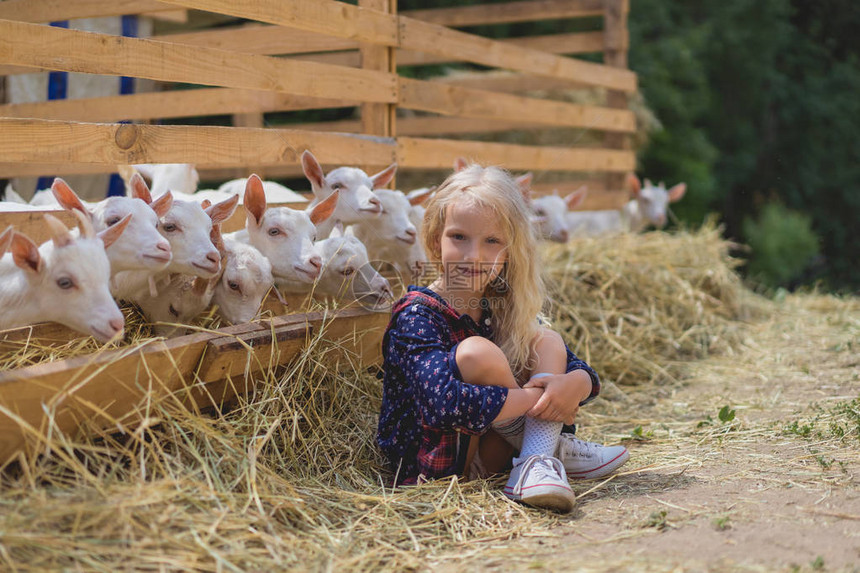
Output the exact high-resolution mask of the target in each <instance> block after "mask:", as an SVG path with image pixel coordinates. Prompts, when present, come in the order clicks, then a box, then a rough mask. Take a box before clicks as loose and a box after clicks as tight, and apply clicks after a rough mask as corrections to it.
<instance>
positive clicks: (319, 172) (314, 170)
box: [302, 149, 325, 191]
mask: <svg viewBox="0 0 860 573" xmlns="http://www.w3.org/2000/svg"><path fill="white" fill-rule="evenodd" d="M302 171H304V173H305V177H307V178H308V181H310V182H311V187H312V188H313V190H314V191H316V190H317V189H322V188H323V187H325V172H324V171H323V168H322V166H321V165H320V163H319V161H317V158H316V157H314V154H313V153H311V152H310V151H309V150H307V149H306V150H305V152H304V153H302Z"/></svg>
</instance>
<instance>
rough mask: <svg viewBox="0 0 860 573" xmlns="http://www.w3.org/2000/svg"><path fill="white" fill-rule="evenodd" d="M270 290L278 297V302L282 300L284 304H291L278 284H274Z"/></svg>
mask: <svg viewBox="0 0 860 573" xmlns="http://www.w3.org/2000/svg"><path fill="white" fill-rule="evenodd" d="M269 292H271V293H274V294H275V296H276V297H277V299H278V302H280V303H281V304H282V305H284V306H290V303H288V302H287V299H285V298H284V294H283V293H282V292H281V289H279V288H278V287H277V286H275V285H272V288H270V289H269Z"/></svg>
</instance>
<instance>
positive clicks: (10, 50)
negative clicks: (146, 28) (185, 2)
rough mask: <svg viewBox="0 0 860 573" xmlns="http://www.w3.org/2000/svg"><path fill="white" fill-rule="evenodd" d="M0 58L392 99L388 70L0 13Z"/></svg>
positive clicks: (30, 63) (393, 84)
mask: <svg viewBox="0 0 860 573" xmlns="http://www.w3.org/2000/svg"><path fill="white" fill-rule="evenodd" d="M0 38H3V40H4V43H3V44H2V45H0V47H2V49H0V63H4V64H12V65H24V66H39V67H43V68H47V69H53V70H61V71H68V72H86V73H94V74H104V75H117V76H132V77H138V78H147V79H153V80H160V81H168V82H186V83H194V84H200V85H209V86H221V87H232V88H243V89H257V90H266V91H276V92H282V93H290V94H295V95H302V96H310V97H326V96H331V95H332V94H342V93H348V94H349V97H350V98H355V99H357V100H360V101H371V102H385V103H393V102H394V101H396V97H397V94H396V89H397V86H396V77H395V76H394V75H392V74H387V73H382V72H374V71H369V70H360V69H355V68H345V67H339V66H329V65H326V64H319V63H311V62H304V61H298V60H287V59H283V58H273V57H268V56H258V55H255V54H240V53H235V52H228V51H225V50H217V49H214V48H203V47H197V46H187V45H182V44H172V43H167V42H159V41H156V40H147V39H141V38H125V37H121V36H110V35H106V34H94V33H90V32H81V31H78V30H66V29H64V28H55V27H52V26H42V25H38V24H27V23H22V22H12V21H9V20H0Z"/></svg>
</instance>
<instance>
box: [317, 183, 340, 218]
mask: <svg viewBox="0 0 860 573" xmlns="http://www.w3.org/2000/svg"><path fill="white" fill-rule="evenodd" d="M338 197H340V189H338V190H336V191H335V192H334V193H332V194H331V195H329V196H328V197H326V198H325V199H324V200H323V201H320V202H319V204H317V205H316V206H315V207H314V208H313V209H311V213H310V216H311V223H313V224H314V225H319V224H320V223H322V222H323V221H325V220H326V219H328V218H329V217H331V214H332V213H334V208H335V207H337V199H338Z"/></svg>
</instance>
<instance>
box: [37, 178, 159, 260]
mask: <svg viewBox="0 0 860 573" xmlns="http://www.w3.org/2000/svg"><path fill="white" fill-rule="evenodd" d="M131 186H132V193H133V196H132V197H108V198H107V199H104V200H102V201H99V202H98V203H84V202H83V201H81V199H80V197H78V195H77V194H76V193H75V192H74V191H72V189H71V187H69V186H68V184H67V183H66V182H65V181H63V180H62V179H60V178H59V177H58V178H56V179H54V183H53V185H51V191H52V193H53V195H54V198H55V199H56V200H57V202H58V203H59V204H60V206H62V207H63V208H65V209H68V210H70V211H72V210H77V211H80V212H81V213H83V214H84V215H86V216H87V217H88V218H89V219H90V221H91V222H92V224H93V227H94V228H95V230H96V231H97V232H99V231H103V230H104V229H107V228H108V227H110V226H112V225H115V224H116V223H117V222H119V221H120V220H121V219H122V218H123V217H125V216H126V215H129V214H133V215H134V217H133V218H132V220H131V222H130V223H129V225H128V227H126V230H125V232H124V233H123V234H122V236H120V238H119V239H117V240H116V241H115V242H114V243H113V245H111V246H110V248H109V249H107V254H108V259H109V260H110V267H111V276H113V275H116V273H118V272H120V271H132V270H147V271H153V272H154V271H159V270H162V269H164V268H165V267H167V265H168V264H169V263H170V260H171V258H172V254H171V250H170V243H169V242H167V239H165V238H164V237H162V236H161V234H160V233H159V232H158V218H159V217H162V216H164V215H165V214H166V213H167V212H168V211H169V210H170V207H171V206H172V205H173V196H172V195H171V194H170V193H169V192H168V193H165V194H164V195H162V196H161V197H159V198H158V200H157V201H153V200H152V197H151V195H150V194H149V189H147V187H146V183H144V181H143V178H142V177H141V176H140V175H139V174H137V173H135V174H134V177H132V180H131Z"/></svg>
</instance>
